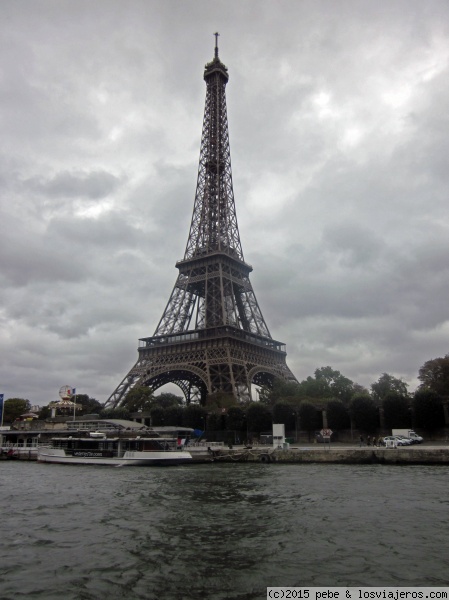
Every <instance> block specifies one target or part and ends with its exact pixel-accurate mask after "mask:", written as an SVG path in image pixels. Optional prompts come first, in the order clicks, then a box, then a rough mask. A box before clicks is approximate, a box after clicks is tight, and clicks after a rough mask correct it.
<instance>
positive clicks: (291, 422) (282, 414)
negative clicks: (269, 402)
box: [272, 402, 296, 431]
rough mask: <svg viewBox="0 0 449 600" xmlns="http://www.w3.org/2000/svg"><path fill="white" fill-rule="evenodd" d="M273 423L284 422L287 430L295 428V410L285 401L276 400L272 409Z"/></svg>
mask: <svg viewBox="0 0 449 600" xmlns="http://www.w3.org/2000/svg"><path fill="white" fill-rule="evenodd" d="M272 414H273V423H284V425H285V429H286V430H287V431H292V430H293V429H295V421H296V410H295V407H294V406H292V405H291V404H288V403H287V402H276V404H275V405H274V406H273V409H272Z"/></svg>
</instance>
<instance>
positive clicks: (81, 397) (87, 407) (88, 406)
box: [73, 394, 103, 415]
mask: <svg viewBox="0 0 449 600" xmlns="http://www.w3.org/2000/svg"><path fill="white" fill-rule="evenodd" d="M75 401H76V404H77V409H76V410H77V412H79V408H78V406H79V405H80V404H81V407H82V408H81V410H82V412H83V414H85V415H91V414H95V413H100V411H101V410H103V405H102V404H101V403H100V402H98V400H95V398H90V397H89V396H88V395H87V394H77V395H76V398H75V396H74V397H73V402H75Z"/></svg>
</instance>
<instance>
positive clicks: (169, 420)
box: [165, 406, 184, 427]
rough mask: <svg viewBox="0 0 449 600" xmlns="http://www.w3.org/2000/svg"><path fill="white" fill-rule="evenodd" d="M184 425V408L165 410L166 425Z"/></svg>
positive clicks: (171, 407)
mask: <svg viewBox="0 0 449 600" xmlns="http://www.w3.org/2000/svg"><path fill="white" fill-rule="evenodd" d="M183 423H184V408H183V407H182V406H169V407H168V408H166V409H165V424H166V425H177V426H178V427H181V426H182V424H183Z"/></svg>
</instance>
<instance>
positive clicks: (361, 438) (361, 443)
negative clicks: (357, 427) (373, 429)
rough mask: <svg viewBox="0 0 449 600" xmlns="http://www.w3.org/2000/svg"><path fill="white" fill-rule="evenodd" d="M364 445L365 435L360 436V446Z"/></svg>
mask: <svg viewBox="0 0 449 600" xmlns="http://www.w3.org/2000/svg"><path fill="white" fill-rule="evenodd" d="M362 446H363V435H361V436H360V448H361V447H362Z"/></svg>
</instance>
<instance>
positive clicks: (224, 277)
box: [106, 34, 296, 407]
mask: <svg viewBox="0 0 449 600" xmlns="http://www.w3.org/2000/svg"><path fill="white" fill-rule="evenodd" d="M217 38H218V34H215V40H216V41H215V55H214V58H213V60H212V61H211V62H209V63H207V64H206V67H205V71H204V80H205V82H206V104H205V109H204V120H203V133H202V137H201V149H200V160H199V168H198V180H197V187H196V194H195V202H194V206H193V216H192V222H191V225H190V232H189V237H188V239H187V245H186V249H185V254H184V258H183V259H182V260H180V261H179V262H177V263H176V267H177V269H178V270H179V274H178V277H177V280H176V283H175V286H174V288H173V291H172V293H171V296H170V299H169V301H168V303H167V306H166V307H165V310H164V312H163V314H162V317H161V320H160V321H159V324H158V325H157V327H156V330H155V332H154V335H153V336H152V337H147V338H142V339H141V340H140V346H139V349H138V352H139V355H138V360H137V362H136V364H135V365H134V367H132V369H131V370H130V371H129V373H128V374H127V375H126V377H125V378H124V379H123V380H122V382H121V383H120V384H119V385H118V387H117V388H116V390H115V391H114V392H113V393H112V394H111V396H110V397H109V399H108V400H107V402H106V406H108V407H116V406H119V405H120V404H121V403H122V402H123V401H124V399H125V397H126V394H127V393H128V392H129V391H130V390H131V389H132V388H134V387H135V386H146V387H149V388H150V389H152V390H153V391H155V390H157V389H158V388H160V387H161V386H163V385H165V384H167V383H174V384H176V385H178V386H179V387H180V388H181V390H182V391H183V393H184V395H185V398H186V401H187V402H190V401H199V402H200V403H201V404H204V403H205V401H206V398H207V395H208V394H211V393H215V392H222V393H226V394H232V395H234V396H235V397H236V398H237V399H238V400H242V401H243V400H249V399H251V397H252V391H253V390H254V389H255V388H257V387H260V386H264V387H268V388H270V387H272V385H273V381H274V380H275V379H276V378H280V379H282V380H284V381H293V382H294V381H296V379H295V376H294V375H293V374H292V372H291V371H290V369H289V368H288V366H287V364H286V350H285V345H284V344H283V343H282V342H278V341H276V340H274V339H273V338H272V337H271V334H270V332H269V330H268V327H267V325H266V323H265V320H264V318H263V316H262V312H261V310H260V308H259V305H258V303H257V300H256V296H255V294H254V291H253V288H252V285H251V282H250V279H249V274H250V273H251V271H252V267H251V266H250V265H249V264H248V263H246V262H245V259H244V256H243V251H242V245H241V242H240V234H239V229H238V225H237V214H236V209H235V202H234V190H233V185H232V171H231V152H230V146H229V132H228V118H227V109H226V93H225V91H226V84H227V83H228V80H229V75H228V69H227V67H226V66H225V65H224V64H223V63H222V62H221V60H220V59H219V57H218V44H217Z"/></svg>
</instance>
